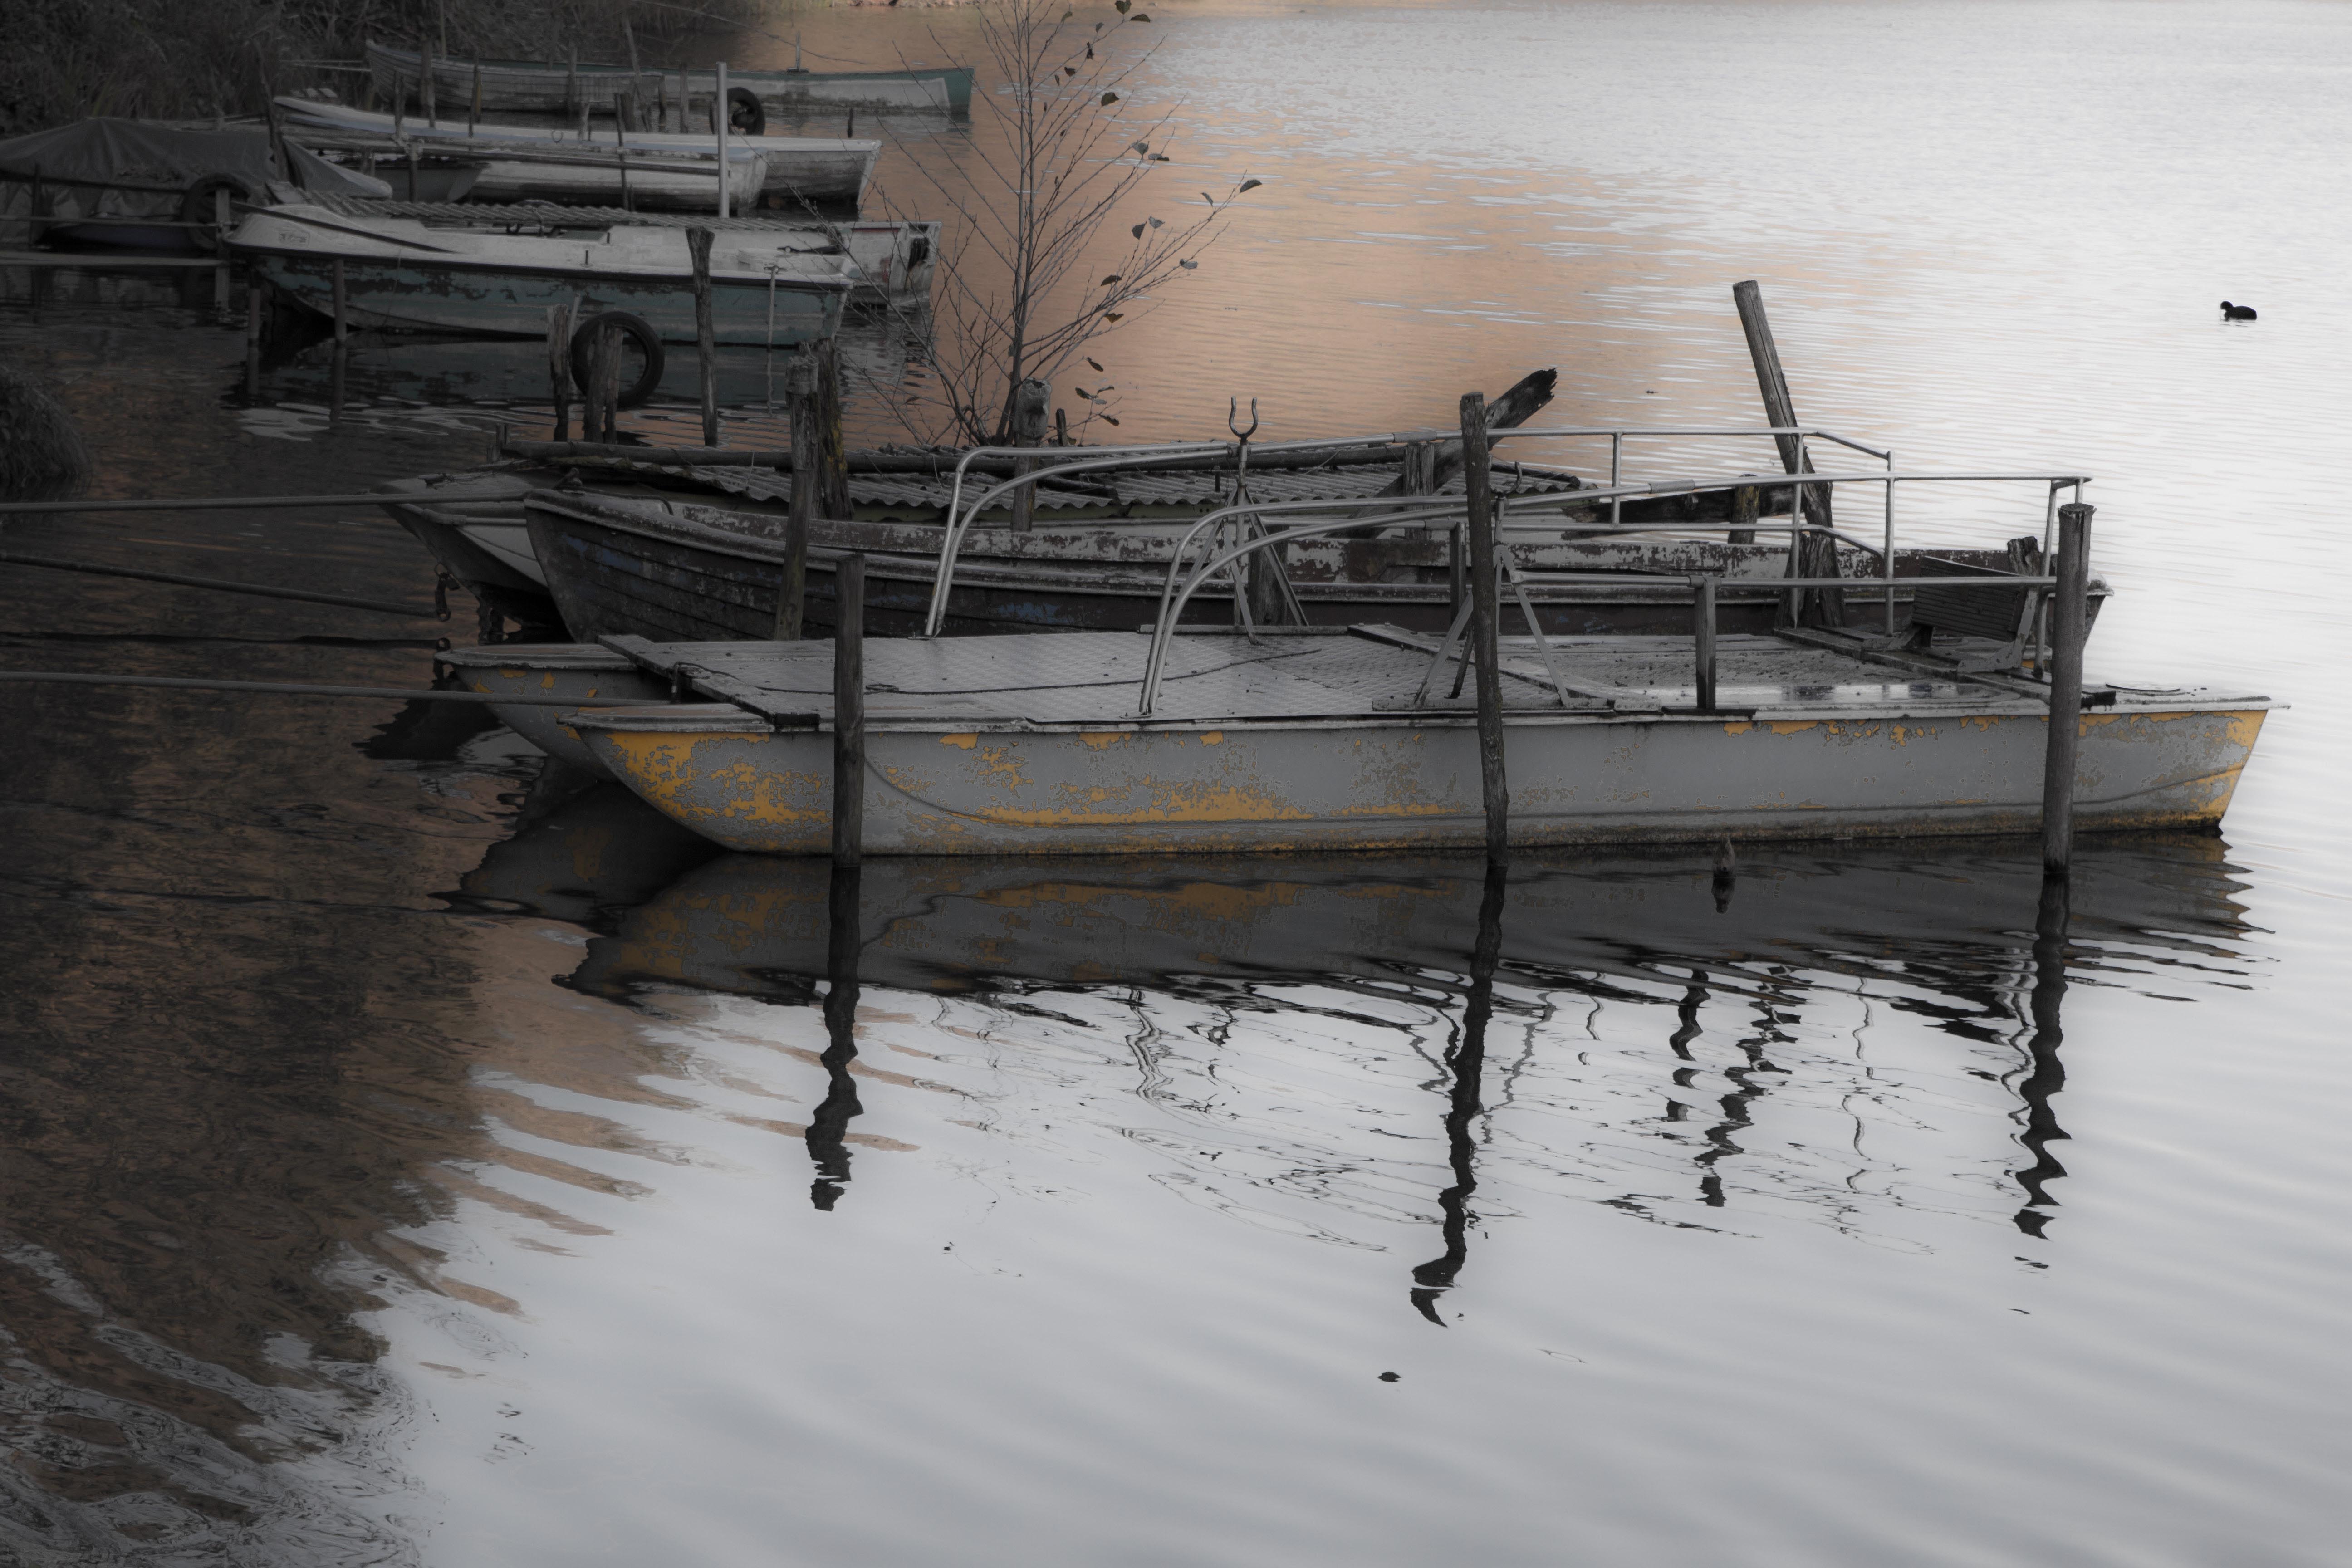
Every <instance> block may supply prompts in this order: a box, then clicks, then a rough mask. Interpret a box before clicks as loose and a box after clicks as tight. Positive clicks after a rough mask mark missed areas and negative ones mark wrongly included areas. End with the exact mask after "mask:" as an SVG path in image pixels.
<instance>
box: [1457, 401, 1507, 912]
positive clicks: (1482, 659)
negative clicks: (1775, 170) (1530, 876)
mask: <svg viewBox="0 0 2352 1568" xmlns="http://www.w3.org/2000/svg"><path fill="white" fill-rule="evenodd" d="M1489 478H1490V472H1489V468H1488V458H1487V448H1486V395H1484V394H1482V393H1476V392H1471V393H1465V394H1464V395H1463V397H1462V479H1463V484H1464V487H1465V489H1466V491H1467V492H1468V493H1467V497H1466V499H1467V500H1468V503H1469V512H1470V529H1469V533H1470V650H1471V659H1472V663H1473V664H1474V665H1475V668H1476V669H1477V671H1478V784H1479V796H1480V799H1481V800H1482V801H1483V802H1484V803H1485V805H1486V858H1487V859H1488V860H1489V861H1491V862H1493V863H1494V864H1496V865H1500V864H1501V863H1502V862H1503V860H1504V859H1505V858H1507V856H1508V855H1509V852H1510V820H1511V792H1510V789H1509V787H1508V781H1507V779H1506V778H1505V776H1504V773H1503V662H1502V653H1501V649H1500V648H1499V647H1497V645H1496V628H1497V627H1499V626H1500V625H1501V624H1502V604H1501V598H1502V595H1501V594H1500V592H1499V585H1498V584H1496V581H1495V511H1494V505H1495V498H1494V496H1493V494H1492V489H1491V486H1490V485H1489V483H1488V479H1489Z"/></svg>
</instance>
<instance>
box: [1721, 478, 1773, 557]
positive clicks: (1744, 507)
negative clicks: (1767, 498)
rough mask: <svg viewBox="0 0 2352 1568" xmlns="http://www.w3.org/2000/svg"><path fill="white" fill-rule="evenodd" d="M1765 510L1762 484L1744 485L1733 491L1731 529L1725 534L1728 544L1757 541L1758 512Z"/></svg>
mask: <svg viewBox="0 0 2352 1568" xmlns="http://www.w3.org/2000/svg"><path fill="white" fill-rule="evenodd" d="M1762 510H1764V489H1763V487H1762V486H1761V485H1742V486H1740V487H1739V488H1738V489H1736V490H1734V491H1732V492H1731V531H1730V532H1729V533H1727V534H1726V535H1724V542H1726V543H1728V544H1753V543H1755V542H1756V514H1757V513H1758V512H1760V511H1762Z"/></svg>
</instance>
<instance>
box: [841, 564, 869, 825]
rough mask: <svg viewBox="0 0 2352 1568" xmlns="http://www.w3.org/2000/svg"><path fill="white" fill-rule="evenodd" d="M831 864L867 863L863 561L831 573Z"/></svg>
mask: <svg viewBox="0 0 2352 1568" xmlns="http://www.w3.org/2000/svg"><path fill="white" fill-rule="evenodd" d="M833 570H834V577H833V583H834V588H833V594H834V599H833V606H834V607H833V616H834V619H833V863H834V864H835V865H836V866H856V865H859V864H861V863H863V861H864V860H865V858H866V557H865V556H863V555H860V554H856V553H854V552H853V553H851V554H848V555H845V556H843V557H842V558H841V560H840V562H839V563H838V564H836V565H835V567H834V569H833Z"/></svg>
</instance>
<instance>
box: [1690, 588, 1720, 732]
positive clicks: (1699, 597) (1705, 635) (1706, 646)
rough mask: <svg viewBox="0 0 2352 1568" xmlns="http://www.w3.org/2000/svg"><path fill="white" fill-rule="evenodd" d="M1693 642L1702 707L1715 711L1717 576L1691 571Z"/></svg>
mask: <svg viewBox="0 0 2352 1568" xmlns="http://www.w3.org/2000/svg"><path fill="white" fill-rule="evenodd" d="M1690 585H1691V643H1692V646H1693V649H1694V651H1695V653H1696V658H1697V664H1698V710H1699V711H1700V712H1702V713H1712V712H1714V711H1715V578H1714V576H1713V575H1712V574H1708V573H1704V572H1694V573H1692V574H1691V579H1690Z"/></svg>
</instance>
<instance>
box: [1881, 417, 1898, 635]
mask: <svg viewBox="0 0 2352 1568" xmlns="http://www.w3.org/2000/svg"><path fill="white" fill-rule="evenodd" d="M1885 543H1886V554H1885V558H1884V559H1882V560H1881V561H1880V562H1879V565H1880V566H1881V567H1882V568H1884V570H1885V578H1886V640H1887V641H1889V642H1893V641H1894V640H1895V454H1894V453H1892V452H1889V453H1887V454H1886V541H1885Z"/></svg>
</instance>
